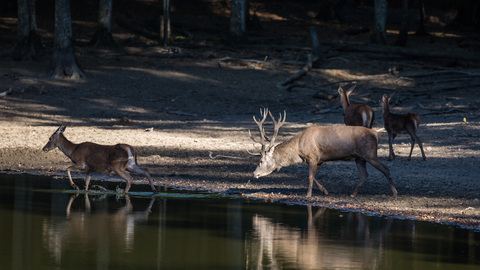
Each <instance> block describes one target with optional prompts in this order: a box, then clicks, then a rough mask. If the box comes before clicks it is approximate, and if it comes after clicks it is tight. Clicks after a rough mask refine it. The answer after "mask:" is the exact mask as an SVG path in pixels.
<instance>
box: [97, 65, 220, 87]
mask: <svg viewBox="0 0 480 270" xmlns="http://www.w3.org/2000/svg"><path fill="white" fill-rule="evenodd" d="M105 68H108V67H105ZM111 69H114V67H111ZM122 70H131V71H138V72H143V73H147V74H150V75H153V76H156V77H161V78H164V79H168V80H171V79H177V80H182V81H192V82H195V81H206V82H210V83H214V82H218V81H217V80H213V79H209V78H206V77H200V76H195V75H192V74H188V73H184V72H179V71H174V70H170V71H168V72H165V71H164V70H152V69H148V68H135V67H130V68H123V69H122Z"/></svg>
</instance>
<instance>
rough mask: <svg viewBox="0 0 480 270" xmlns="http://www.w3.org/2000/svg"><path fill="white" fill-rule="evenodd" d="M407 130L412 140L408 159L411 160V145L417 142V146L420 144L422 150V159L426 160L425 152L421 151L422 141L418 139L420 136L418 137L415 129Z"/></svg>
mask: <svg viewBox="0 0 480 270" xmlns="http://www.w3.org/2000/svg"><path fill="white" fill-rule="evenodd" d="M407 132H408V134H409V135H410V139H411V140H412V148H411V149H410V155H409V156H408V160H411V157H412V151H413V146H414V145H415V142H417V144H418V146H420V151H422V158H423V160H425V161H427V157H426V156H425V152H423V145H422V141H420V138H418V136H417V134H416V133H415V131H412V130H409V129H407Z"/></svg>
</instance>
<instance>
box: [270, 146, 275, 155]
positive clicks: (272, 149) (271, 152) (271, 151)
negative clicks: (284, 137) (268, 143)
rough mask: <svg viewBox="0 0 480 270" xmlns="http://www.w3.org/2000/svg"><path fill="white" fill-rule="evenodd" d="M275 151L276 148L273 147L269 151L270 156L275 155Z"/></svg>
mask: <svg viewBox="0 0 480 270" xmlns="http://www.w3.org/2000/svg"><path fill="white" fill-rule="evenodd" d="M273 151H275V146H273V147H271V148H270V149H269V150H268V154H273Z"/></svg>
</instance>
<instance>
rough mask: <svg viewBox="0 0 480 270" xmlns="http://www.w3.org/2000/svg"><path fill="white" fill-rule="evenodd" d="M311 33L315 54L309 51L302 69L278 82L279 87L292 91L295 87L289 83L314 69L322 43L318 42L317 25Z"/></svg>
mask: <svg viewBox="0 0 480 270" xmlns="http://www.w3.org/2000/svg"><path fill="white" fill-rule="evenodd" d="M310 35H311V36H312V43H313V51H314V54H311V53H309V54H308V55H307V63H306V64H305V66H304V67H303V68H302V69H301V70H300V71H298V72H297V73H295V74H293V76H290V77H289V78H287V79H286V80H284V81H282V82H279V83H277V87H278V88H280V89H285V90H288V91H290V90H291V89H292V88H293V87H288V84H291V83H293V82H294V81H297V80H299V79H300V78H302V77H303V76H305V75H307V73H308V72H309V71H310V70H311V69H312V66H313V63H314V62H315V61H317V60H318V59H319V56H320V43H319V42H318V35H317V29H316V28H315V26H311V27H310Z"/></svg>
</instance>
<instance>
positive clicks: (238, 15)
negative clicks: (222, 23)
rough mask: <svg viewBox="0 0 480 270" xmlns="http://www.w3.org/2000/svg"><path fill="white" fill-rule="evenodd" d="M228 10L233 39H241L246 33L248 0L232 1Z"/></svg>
mask: <svg viewBox="0 0 480 270" xmlns="http://www.w3.org/2000/svg"><path fill="white" fill-rule="evenodd" d="M230 10H231V12H230V32H231V34H232V35H233V36H234V37H235V38H243V37H244V36H245V33H246V31H247V17H248V0H232V2H231V7H230Z"/></svg>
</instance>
